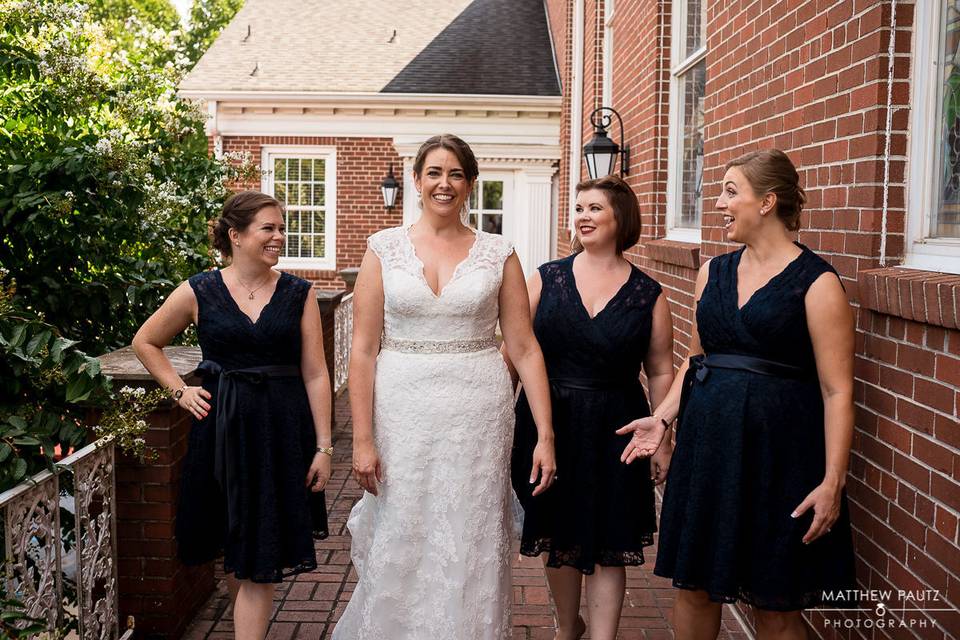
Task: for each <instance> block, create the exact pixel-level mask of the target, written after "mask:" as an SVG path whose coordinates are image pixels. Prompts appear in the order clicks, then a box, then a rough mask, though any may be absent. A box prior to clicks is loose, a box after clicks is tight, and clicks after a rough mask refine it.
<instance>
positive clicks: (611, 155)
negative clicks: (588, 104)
mask: <svg viewBox="0 0 960 640" xmlns="http://www.w3.org/2000/svg"><path fill="white" fill-rule="evenodd" d="M607 111H609V112H610V113H605V112H607ZM610 114H613V115H614V116H617V121H618V122H619V123H620V144H619V145H617V143H616V142H614V141H613V140H611V139H610V138H608V137H607V129H609V128H610V124H611V123H612V122H613V116H611V115H610ZM590 124H592V125H593V139H592V140H590V142H588V143H587V144H586V145H585V146H584V147H583V157H584V158H586V160H587V172H588V173H589V174H590V179H591V180H596V179H597V178H602V177H604V176H608V175H610V174H611V173H613V170H614V168H615V167H616V162H617V155H618V154H619V155H620V177H621V178H622V177H623V176H625V175H627V174H629V173H630V147H628V146H626V145H625V144H624V143H623V119H622V118H621V117H620V114H619V113H617V112H616V110H615V109H613V108H611V107H597V108H596V109H594V110H593V113H591V114H590Z"/></svg>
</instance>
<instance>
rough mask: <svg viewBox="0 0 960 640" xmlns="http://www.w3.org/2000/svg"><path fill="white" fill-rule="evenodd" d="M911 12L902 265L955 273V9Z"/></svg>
mask: <svg viewBox="0 0 960 640" xmlns="http://www.w3.org/2000/svg"><path fill="white" fill-rule="evenodd" d="M915 12H916V14H915V22H914V25H915V27H914V28H915V34H914V35H915V39H914V47H913V55H914V61H913V67H912V68H913V77H912V90H913V96H912V104H913V105H914V108H913V109H911V123H910V129H911V136H910V139H911V146H910V171H909V175H910V184H909V189H910V199H909V203H908V207H909V209H908V211H909V220H908V228H907V232H908V238H909V241H908V245H907V260H906V263H907V266H911V267H915V268H919V269H929V270H933V271H949V272H952V273H960V6H958V4H957V2H956V1H955V0H953V1H951V0H935V1H931V2H921V3H917V4H916V6H915ZM931 68H934V69H935V72H934V73H926V72H923V71H920V70H923V69H931ZM929 123H933V126H929Z"/></svg>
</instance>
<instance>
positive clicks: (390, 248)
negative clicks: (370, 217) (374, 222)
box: [367, 227, 404, 270]
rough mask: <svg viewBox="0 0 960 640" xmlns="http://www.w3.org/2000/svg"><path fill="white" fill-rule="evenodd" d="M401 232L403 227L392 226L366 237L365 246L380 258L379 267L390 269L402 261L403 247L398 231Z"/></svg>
mask: <svg viewBox="0 0 960 640" xmlns="http://www.w3.org/2000/svg"><path fill="white" fill-rule="evenodd" d="M403 232H404V230H403V227H393V228H390V229H383V230H381V231H377V232H376V233H374V234H373V235H371V236H370V237H369V238H367V246H368V247H370V250H371V251H373V252H374V253H375V254H376V256H377V258H379V259H380V267H381V269H384V270H387V269H391V268H394V267H396V266H397V265H398V264H400V263H401V262H402V260H401V257H402V255H401V254H402V251H403V247H402V245H401V244H400V236H399V233H403Z"/></svg>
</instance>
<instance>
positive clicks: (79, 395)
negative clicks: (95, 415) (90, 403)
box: [66, 376, 94, 402]
mask: <svg viewBox="0 0 960 640" xmlns="http://www.w3.org/2000/svg"><path fill="white" fill-rule="evenodd" d="M93 389H94V384H93V381H91V380H90V378H87V377H85V376H77V377H76V378H74V379H73V380H71V381H70V384H68V385H67V391H66V401H67V402H81V401H83V400H86V399H87V398H88V397H89V396H90V393H91V392H92V391H93Z"/></svg>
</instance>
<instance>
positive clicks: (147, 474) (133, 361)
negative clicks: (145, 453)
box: [100, 347, 215, 640]
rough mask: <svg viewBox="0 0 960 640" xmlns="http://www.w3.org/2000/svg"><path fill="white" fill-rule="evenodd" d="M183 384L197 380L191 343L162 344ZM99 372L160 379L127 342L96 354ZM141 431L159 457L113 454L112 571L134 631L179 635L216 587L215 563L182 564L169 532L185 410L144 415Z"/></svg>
mask: <svg viewBox="0 0 960 640" xmlns="http://www.w3.org/2000/svg"><path fill="white" fill-rule="evenodd" d="M164 353H166V354H167V357H169V358H170V361H171V362H172V363H173V366H174V368H175V369H176V370H177V373H178V374H180V376H181V377H182V378H183V379H184V381H185V382H187V384H199V379H198V378H197V376H196V375H195V370H196V368H197V364H198V363H199V362H200V349H198V348H196V347H168V348H166V349H165V350H164ZM100 362H101V364H102V369H103V372H104V373H105V374H107V375H109V376H112V377H113V380H114V384H115V385H118V386H123V385H128V386H131V387H144V388H145V389H147V390H150V389H154V388H156V387H157V384H156V383H155V382H154V381H153V379H152V378H151V377H150V374H149V373H147V371H146V370H145V369H144V368H143V366H142V365H141V364H140V362H139V361H138V360H137V357H136V355H135V354H134V353H133V349H132V348H131V347H124V348H123V349H120V350H119V351H114V352H112V353H109V354H107V355H105V356H102V357H101V358H100ZM148 422H149V430H148V431H147V434H146V436H145V438H146V441H147V446H148V447H150V448H152V449H154V450H155V451H156V452H157V454H158V458H157V460H156V461H153V462H148V463H145V464H143V463H140V462H139V461H137V460H136V459H134V458H131V457H130V456H126V455H123V454H120V453H119V451H118V455H117V469H116V482H117V556H118V567H117V576H118V579H119V594H120V620H121V621H123V620H126V619H127V616H133V617H134V618H135V620H136V634H137V637H138V638H145V639H158V640H159V639H163V640H166V639H167V638H171V639H172V638H179V637H180V636H181V635H182V634H183V631H184V629H185V628H186V627H187V625H188V624H189V622H190V621H191V620H192V619H193V617H194V615H195V613H196V612H197V610H198V609H199V607H200V606H201V605H202V604H203V603H204V602H205V601H206V600H207V598H208V597H209V596H210V594H211V593H212V592H213V589H214V585H215V583H214V576H213V563H209V564H206V565H203V566H200V567H187V566H184V565H183V564H182V563H181V562H180V561H179V560H178V559H177V555H176V542H175V541H174V538H173V530H174V521H175V517H176V511H177V501H178V498H179V493H180V471H181V467H182V464H183V459H184V457H185V456H186V453H187V437H188V435H189V433H190V424H191V418H190V414H188V413H187V412H186V411H184V410H183V409H181V408H180V407H179V406H177V405H176V404H174V403H173V402H172V401H166V402H164V403H162V404H161V405H160V406H159V407H158V408H157V410H156V411H154V412H153V413H152V414H151V415H150V417H149V420H148Z"/></svg>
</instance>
